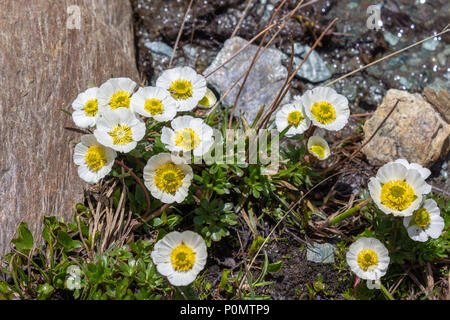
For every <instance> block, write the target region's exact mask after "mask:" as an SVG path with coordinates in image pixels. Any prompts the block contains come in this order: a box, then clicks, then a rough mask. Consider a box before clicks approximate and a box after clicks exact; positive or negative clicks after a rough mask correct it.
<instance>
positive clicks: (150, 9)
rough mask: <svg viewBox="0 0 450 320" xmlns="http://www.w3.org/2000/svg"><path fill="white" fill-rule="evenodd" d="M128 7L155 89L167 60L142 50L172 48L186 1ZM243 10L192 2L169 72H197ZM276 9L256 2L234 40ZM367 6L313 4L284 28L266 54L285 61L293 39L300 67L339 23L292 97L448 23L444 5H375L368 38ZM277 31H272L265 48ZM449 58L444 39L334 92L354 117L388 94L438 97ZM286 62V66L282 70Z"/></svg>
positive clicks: (440, 0)
mask: <svg viewBox="0 0 450 320" xmlns="http://www.w3.org/2000/svg"><path fill="white" fill-rule="evenodd" d="M132 3H133V6H134V12H135V16H136V27H135V28H136V35H137V38H138V41H137V45H138V54H139V55H138V56H139V61H138V64H139V69H140V70H141V71H143V72H144V73H145V74H146V75H147V77H148V78H149V79H150V80H151V81H154V78H155V77H157V75H158V74H159V72H160V71H161V70H163V69H165V68H167V64H168V60H169V57H167V56H164V55H158V54H155V53H154V52H151V50H150V49H148V48H147V47H146V46H145V43H146V42H149V41H162V42H165V43H166V44H167V45H169V46H170V47H173V45H174V43H175V39H176V36H177V33H178V30H179V27H180V26H181V23H182V20H183V16H184V13H185V11H186V8H187V6H188V4H189V0H176V1H162V0H152V1H150V0H133V1H132ZM246 3H247V2H246V1H234V0H204V1H198V2H195V5H194V6H193V8H192V9H191V11H190V12H189V14H188V16H187V20H186V24H185V27H184V29H183V32H182V36H181V41H180V44H179V46H180V47H179V49H178V51H177V55H176V56H175V60H174V65H175V66H176V65H190V66H193V67H197V69H198V71H199V72H202V71H203V70H204V68H206V66H208V65H209V64H210V63H211V62H212V60H213V59H214V57H215V55H216V54H217V53H218V51H219V50H220V49H221V48H222V47H223V45H224V42H225V40H227V39H228V38H229V37H230V36H231V35H232V33H233V31H234V29H235V27H236V25H237V23H238V21H239V20H240V18H241V17H242V13H243V11H244V9H245V6H246ZM280 3H281V1H279V0H256V1H254V2H253V3H252V5H251V6H250V8H249V10H248V13H247V15H246V17H245V19H244V20H243V22H242V24H241V26H240V28H239V31H238V32H237V35H238V36H240V37H242V38H244V39H246V40H250V39H251V38H252V37H253V36H255V35H256V34H257V33H258V32H260V31H261V30H262V29H263V28H264V27H266V26H267V24H268V21H269V19H270V16H271V14H272V12H273V10H274V8H276V7H277V6H278V5H279V4H280ZM297 3H298V2H297V1H295V0H289V1H287V2H286V5H285V6H283V7H282V8H281V9H280V11H279V14H278V17H281V16H282V15H285V14H287V13H288V12H289V11H290V10H292V9H293V8H294V7H295V5H296V4H297ZM372 4H373V3H372V2H370V1H367V0H342V1H318V2H316V3H314V4H312V5H308V6H306V7H303V8H301V9H299V10H298V12H297V14H298V15H296V16H295V18H293V19H289V20H287V22H286V28H285V29H283V30H282V31H281V32H280V34H279V36H278V37H277V39H276V40H275V41H273V43H272V44H271V47H273V48H276V49H279V50H281V51H282V52H284V53H285V54H286V55H287V56H288V57H289V56H290V54H291V44H290V39H292V41H293V42H294V43H295V45H296V47H297V49H298V50H297V52H296V60H297V62H298V61H299V60H300V56H301V53H300V49H301V48H302V47H305V46H311V45H312V44H313V43H314V41H315V39H316V38H317V37H318V36H319V35H320V33H321V32H322V31H323V30H324V29H325V27H326V26H327V24H328V23H329V22H330V21H331V20H332V19H333V18H335V17H337V18H339V20H338V22H337V23H336V24H335V27H334V28H332V30H331V31H332V33H331V34H329V35H327V36H326V37H325V38H324V40H323V41H322V43H321V44H320V45H319V46H318V47H317V48H316V50H315V54H314V56H313V57H311V58H310V59H311V60H315V61H316V62H315V63H313V64H312V65H310V68H309V70H307V69H308V63H311V61H309V62H308V63H307V64H306V65H305V69H304V70H301V71H300V75H301V73H309V75H308V74H307V75H306V76H305V75H303V76H302V78H299V79H296V81H295V83H294V86H293V93H294V94H297V93H301V92H304V90H306V89H309V88H312V87H314V86H316V85H320V84H323V83H326V82H327V81H329V79H330V78H331V79H333V78H337V77H338V76H341V75H343V74H345V73H348V72H350V71H353V70H354V69H356V68H359V67H361V66H363V65H365V64H367V63H370V62H372V61H374V60H376V59H378V58H380V57H382V56H384V55H387V54H388V53H390V52H393V51H395V50H399V49H401V48H404V47H406V46H408V45H410V44H412V43H414V42H416V41H419V40H422V39H423V38H425V37H426V36H429V35H432V34H433V33H437V32H439V31H441V30H442V29H443V28H444V27H445V26H446V25H447V23H448V21H447V20H448V15H447V12H448V11H449V9H450V4H449V2H448V1H446V0H436V1H410V0H399V1H396V2H385V3H382V4H379V8H380V13H381V20H382V23H383V28H382V29H381V30H378V31H377V30H370V29H368V28H367V24H366V22H367V18H368V14H367V12H366V10H367V7H368V6H370V5H372ZM277 19H278V18H276V19H275V21H277ZM276 31H277V29H276V28H274V29H273V30H271V31H270V32H269V36H268V37H267V39H266V41H268V39H270V36H271V35H273V34H274V32H276ZM255 44H258V41H256V43H255ZM185 45H189V46H192V47H193V48H195V51H192V52H193V53H194V56H195V58H193V57H192V56H189V55H187V54H186V52H185V50H184V46H185ZM449 55H450V38H449V36H448V34H446V35H444V36H442V37H437V38H435V39H432V40H430V41H428V42H426V43H424V44H423V45H419V46H417V47H415V48H413V49H410V50H408V51H405V52H403V53H401V54H399V55H397V56H395V57H393V58H391V59H389V60H386V61H383V62H381V63H379V64H377V65H375V66H373V67H370V68H368V69H366V70H365V71H363V72H360V73H357V74H355V75H353V76H351V77H349V78H347V79H344V80H342V81H340V82H338V83H336V84H334V85H333V87H334V88H335V89H336V90H337V91H338V92H340V93H342V94H344V95H346V96H347V97H348V98H349V101H350V103H351V108H352V112H353V113H363V112H367V111H373V110H374V109H375V108H376V106H378V105H379V104H380V103H381V100H382V98H383V96H384V95H385V94H386V91H387V90H388V89H390V88H395V89H401V90H408V91H410V92H422V91H423V89H424V88H425V87H427V86H429V87H431V88H434V89H437V90H438V89H449V88H448V86H449V85H448V83H450V81H449V78H450V71H449V70H448V62H447V61H448V56H449ZM313 58H316V59H313ZM288 60H289V59H286V58H284V59H283V64H284V65H285V66H287V64H288ZM325 66H326V68H325ZM311 70H320V71H321V72H320V73H317V72H315V73H314V72H313V71H311ZM317 75H319V76H317Z"/></svg>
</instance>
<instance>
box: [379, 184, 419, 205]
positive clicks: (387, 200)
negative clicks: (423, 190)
mask: <svg viewBox="0 0 450 320" xmlns="http://www.w3.org/2000/svg"><path fill="white" fill-rule="evenodd" d="M380 198H381V203H382V204H383V205H385V206H386V207H388V208H391V209H394V210H397V211H403V210H405V209H406V208H408V207H409V206H410V205H411V203H412V202H413V201H414V200H415V199H416V198H417V196H416V195H414V190H413V188H412V187H411V186H410V185H409V184H408V183H407V182H406V181H405V180H391V181H389V182H388V183H386V184H384V185H383V186H382V187H381V195H380Z"/></svg>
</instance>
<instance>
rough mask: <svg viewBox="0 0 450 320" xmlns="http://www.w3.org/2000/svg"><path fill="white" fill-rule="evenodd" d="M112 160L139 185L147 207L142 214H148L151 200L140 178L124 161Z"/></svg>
mask: <svg viewBox="0 0 450 320" xmlns="http://www.w3.org/2000/svg"><path fill="white" fill-rule="evenodd" d="M114 162H115V163H116V164H118V165H119V166H121V167H122V168H124V169H125V170H126V171H127V172H128V173H129V174H130V175H131V176H132V177H133V178H134V180H135V181H136V182H137V184H138V185H139V186H140V187H141V189H142V191H143V192H144V195H145V200H146V201H147V209H145V213H144V216H146V215H148V213H149V212H150V204H151V202H150V195H149V194H148V191H147V188H146V187H145V185H144V184H143V183H142V181H141V179H139V178H138V176H137V175H136V174H135V173H134V172H133V169H131V168H129V167H127V165H125V163H123V162H121V161H119V160H114Z"/></svg>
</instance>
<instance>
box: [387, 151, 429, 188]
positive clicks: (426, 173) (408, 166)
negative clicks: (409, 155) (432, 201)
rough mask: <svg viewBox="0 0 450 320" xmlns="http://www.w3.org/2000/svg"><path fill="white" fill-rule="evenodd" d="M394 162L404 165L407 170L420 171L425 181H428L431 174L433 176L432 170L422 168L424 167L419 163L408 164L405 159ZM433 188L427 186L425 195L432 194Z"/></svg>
mask: <svg viewBox="0 0 450 320" xmlns="http://www.w3.org/2000/svg"><path fill="white" fill-rule="evenodd" d="M394 162H395V163H400V164H402V165H404V166H405V167H406V169H414V170H417V171H419V173H420V175H421V176H422V178H423V180H426V179H427V178H428V177H429V176H430V174H431V171H430V169H428V168H424V167H422V166H421V165H420V164H418V163H414V162H412V163H409V162H408V161H407V160H405V159H397V160H395V161H394ZM431 188H432V187H431V185H429V184H427V188H426V190H425V191H424V193H425V194H427V193H430V192H431Z"/></svg>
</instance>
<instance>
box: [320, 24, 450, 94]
mask: <svg viewBox="0 0 450 320" xmlns="http://www.w3.org/2000/svg"><path fill="white" fill-rule="evenodd" d="M448 27H449V25H447V26H446V27H445V28H444V30H443V31H441V32H439V33H438V34H435V35H432V36H429V37H427V38H425V39H423V40H421V41H418V42H416V43H413V44H411V45H409V46H407V47H405V48H403V49H400V50H398V51H395V52H393V53H390V54H388V55H386V56H384V57H382V58H380V59H377V60H375V61H373V62H371V63H369V64H366V65H365V66H362V67H361V68H358V69H356V70H353V71H351V72H349V73H347V74H344V75H343V76H342V77H339V78H337V79H335V80H332V81H330V82H328V83H327V84H326V85H325V87H327V86H331V85H332V84H334V83H336V82H338V81H340V80H342V79H345V78H347V77H349V76H351V75H353V74H355V73H357V72H359V71H362V70H364V69H367V68H368V67H370V66H373V65H374V64H377V63H378V62H381V61H383V60H385V59H389V58H391V57H393V56H395V55H397V54H399V53H402V52H403V51H406V50H408V49H411V48H413V47H415V46H417V45H419V44H421V43H423V42H425V41H428V40H430V39H433V38H435V37H438V36H440V35H442V34H444V33H447V32H449V31H450V29H449V28H448Z"/></svg>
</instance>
